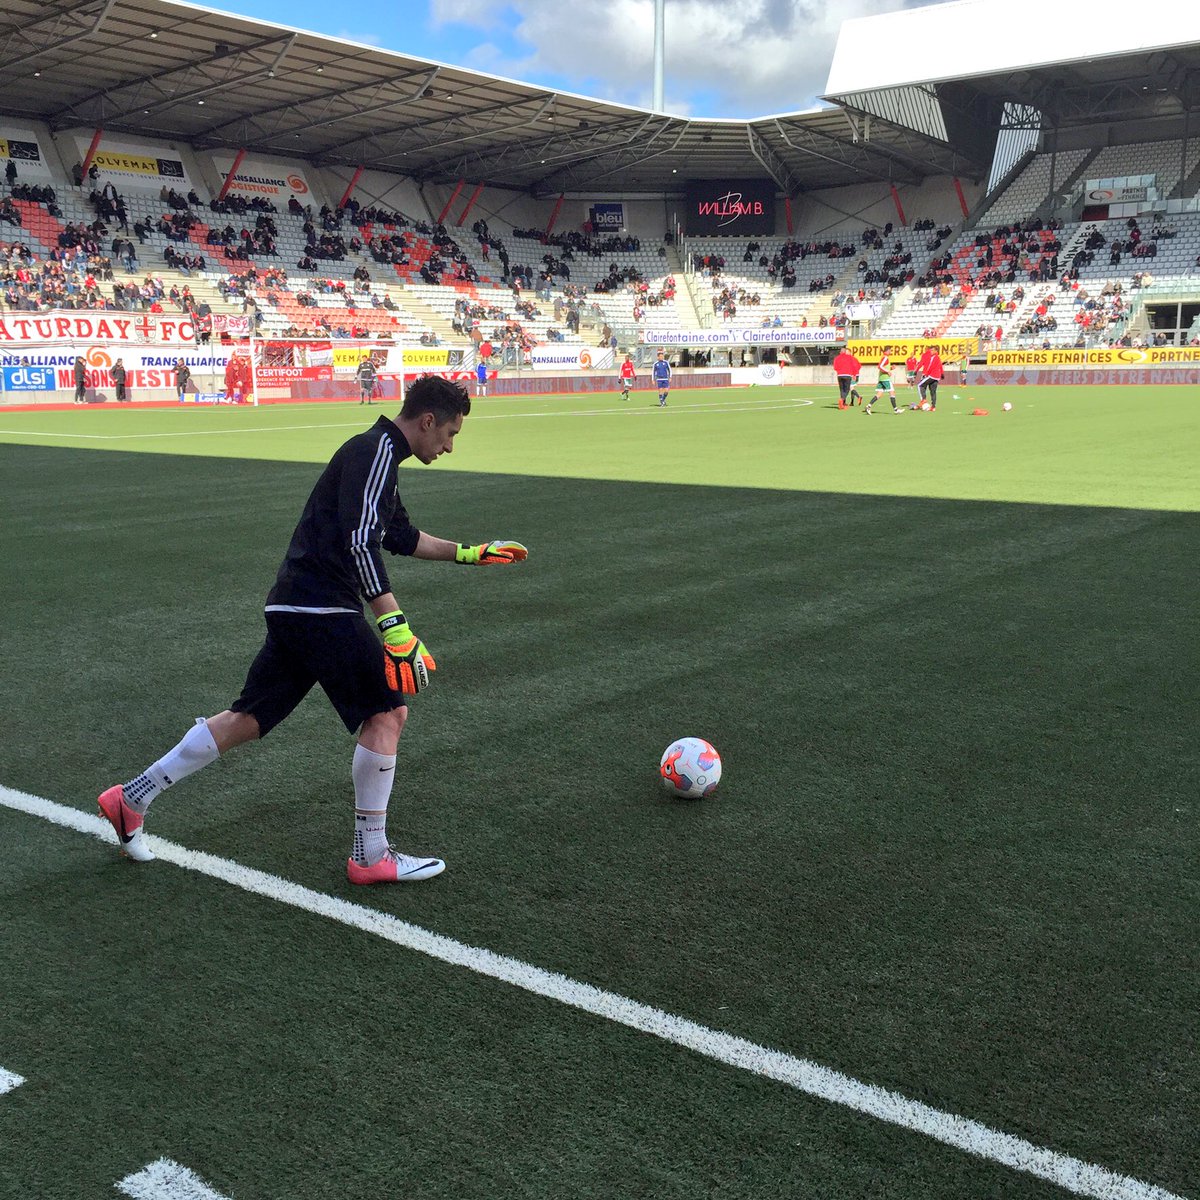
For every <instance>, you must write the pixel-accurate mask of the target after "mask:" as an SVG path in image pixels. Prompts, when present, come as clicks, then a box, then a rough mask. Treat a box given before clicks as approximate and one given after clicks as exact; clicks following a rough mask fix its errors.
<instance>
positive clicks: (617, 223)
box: [592, 204, 625, 233]
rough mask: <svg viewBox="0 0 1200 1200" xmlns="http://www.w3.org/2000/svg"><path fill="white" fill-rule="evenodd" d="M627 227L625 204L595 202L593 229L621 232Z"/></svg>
mask: <svg viewBox="0 0 1200 1200" xmlns="http://www.w3.org/2000/svg"><path fill="white" fill-rule="evenodd" d="M624 228H625V205H623V204H593V205H592V229H593V230H594V231H595V232H596V233H620V231H621V230H622V229H624Z"/></svg>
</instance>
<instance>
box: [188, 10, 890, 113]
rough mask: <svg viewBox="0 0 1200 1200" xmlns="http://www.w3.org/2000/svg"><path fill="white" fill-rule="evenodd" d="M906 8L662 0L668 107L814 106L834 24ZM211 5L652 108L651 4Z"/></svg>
mask: <svg viewBox="0 0 1200 1200" xmlns="http://www.w3.org/2000/svg"><path fill="white" fill-rule="evenodd" d="M907 2H908V3H909V4H911V3H913V0H907ZM904 5H905V0H838V3H827V2H826V0H735V2H732V3H731V2H730V0H667V5H666V30H667V38H666V45H667V55H666V88H665V91H666V108H667V110H668V111H669V112H673V113H678V114H680V115H685V116H696V117H758V116H764V115H766V114H769V113H778V112H795V111H798V110H800V109H804V108H809V107H811V106H812V105H813V103H814V102H815V101H814V97H816V96H817V95H819V94H820V93H821V91H822V90H823V89H824V86H825V80H826V76H827V74H828V71H829V64H830V61H831V60H832V57H833V47H834V43H835V42H836V40H837V31H838V27H839V26H840V24H841V22H842V21H843V20H846V19H849V18H851V17H861V16H869V15H872V14H874V13H880V12H889V11H892V10H894V9H897V8H901V7H904ZM207 6H208V7H212V8H219V9H223V10H225V11H227V12H235V13H241V14H243V15H245V16H249V17H257V18H259V19H260V20H264V21H270V22H275V23H278V24H282V25H290V26H293V27H295V28H299V29H308V30H312V31H313V32H315V33H326V34H332V35H333V36H335V37H343V38H348V39H350V40H352V41H357V42H366V43H368V44H370V45H376V46H382V47H384V48H386V49H389V50H397V51H400V52H401V53H405V54H412V55H416V56H418V57H421V58H431V59H436V60H437V61H438V62H444V63H450V64H453V65H454V66H462V67H469V68H473V69H475V70H479V71H486V72H489V73H494V74H498V75H506V76H508V77H510V78H513V79H520V80H523V81H525V82H529V83H535V84H541V85H543V86H547V87H554V88H560V89H563V90H565V91H571V92H579V93H581V94H583V95H586V96H595V97H599V98H602V99H605V100H613V101H617V102H620V103H624V104H634V105H639V106H649V104H650V98H651V92H652V83H653V40H654V39H653V28H654V24H653V13H654V5H653V2H652V0H603V2H597V0H513V2H512V3H503V2H490V0H375V2H374V3H373V4H370V3H367V4H364V3H361V2H360V3H357V4H345V3H343V4H337V3H330V2H329V0H209V3H208V5H207Z"/></svg>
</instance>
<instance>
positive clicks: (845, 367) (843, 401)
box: [833, 350, 862, 408]
mask: <svg viewBox="0 0 1200 1200" xmlns="http://www.w3.org/2000/svg"><path fill="white" fill-rule="evenodd" d="M861 371H862V363H860V362H859V361H858V359H857V358H855V357H854V355H853V354H851V353H850V351H849V350H843V351H842V352H841V353H840V354H839V355H838V356H837V357H836V358H835V359H834V360H833V373H834V374H835V375H836V376H837V381H838V408H849V407H850V406H851V405H852V404H853V403H854V399H855V396H856V395H857V390H856V389H855V387H854V385H855V384H856V383H857V382H858V376H859V373H860V372H861ZM858 401H859V403H860V404H861V403H862V397H861V396H858Z"/></svg>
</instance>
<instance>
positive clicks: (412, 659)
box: [98, 375, 527, 883]
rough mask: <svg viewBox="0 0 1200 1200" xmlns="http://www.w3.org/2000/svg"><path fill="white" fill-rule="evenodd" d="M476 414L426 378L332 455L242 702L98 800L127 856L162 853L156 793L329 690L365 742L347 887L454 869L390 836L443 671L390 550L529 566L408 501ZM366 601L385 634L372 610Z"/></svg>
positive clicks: (270, 606) (453, 388) (281, 579)
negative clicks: (401, 472)
mask: <svg viewBox="0 0 1200 1200" xmlns="http://www.w3.org/2000/svg"><path fill="white" fill-rule="evenodd" d="M470 411H471V401H470V399H469V397H468V396H467V393H466V390H465V389H464V388H463V387H462V386H461V385H459V384H457V383H453V382H451V381H450V380H447V379H440V378H437V377H435V376H429V375H426V376H423V377H422V378H420V379H418V380H417V381H416V383H414V384H413V385H412V387H411V388H409V390H408V394H407V396H406V397H405V400H404V406H403V408H402V409H401V410H400V414H399V415H398V416H397V417H396V418H395V419H394V420H391V419H389V418H387V417H380V418H379V420H378V421H376V422H375V424H374V425H372V426H371V427H370V428H369V429H367V430H365V431H364V432H362V433H359V434H356V435H355V436H354V437H352V438H351V439H350V440H349V441H348V442H346V443H345V444H344V445H343V446H342V447H341V448H340V449H339V450H338V451H337V452H336V453H335V454H334V456H333V458H332V459H331V460H330V462H329V465H328V466H327V467H326V468H325V470H324V471H323V472H322V474H321V477H320V478H319V479H318V480H317V482H316V485H315V486H314V488H313V490H312V494H311V495H310V496H309V498H308V503H307V504H306V505H305V506H304V512H303V513H302V514H301V517H300V522H299V524H298V525H297V526H296V530H295V532H294V533H293V534H292V540H291V544H290V545H289V546H288V549H287V553H286V554H285V556H284V559H283V564H282V565H281V566H280V568H279V573H278V575H277V577H276V579H275V585H274V587H272V588H271V591H270V593H269V594H268V596H267V601H266V624H267V635H266V640H265V642H264V643H263V647H262V649H261V650H260V651H259V652H258V656H257V657H256V658H255V659H254V662H253V663H252V664H251V665H250V670H249V672H248V674H247V676H246V682H245V684H244V686H243V688H242V693H241V695H240V696H239V697H238V698H237V699H236V700H235V701H234V702H233V704H232V705H230V707H229V708H227V709H226V710H225V711H224V712H220V713H217V714H216V715H215V716H212V717H209V718H207V719H204V718H198V719H197V721H196V723H195V724H194V725H193V726H192V728H191V729H189V730H188V732H187V733H186V734H185V736H184V738H183V740H182V741H180V742H179V744H178V745H176V746H175V747H174V748H173V749H172V750H170V751H168V753H167V754H165V755H163V757H162V758H160V759H158V760H157V761H155V762H153V763H151V764H150V766H148V767H147V768H146V769H145V770H144V771H143V772H142V773H141V774H140V775H138V776H136V777H135V778H133V779H131V780H130V781H129V782H128V783H125V784H117V785H115V786H114V787H110V788H108V789H107V790H106V791H105V792H103V793H101V795H100V797H99V799H98V804H99V807H100V811H101V813H102V814H103V815H104V816H105V817H107V818H108V820H109V821H110V822H111V823H112V825H113V828H114V829H115V830H116V832H117V837H118V839H119V841H120V843H121V849H122V851H123V852H124V853H125V854H127V855H128V856H129V857H130V858H132V859H134V860H136V861H138V862H144V861H147V860H149V859H152V858H153V857H154V854H153V852H152V851H151V849H150V847H149V846H148V845H147V844H146V841H145V838H144V835H143V822H144V818H145V815H146V810H147V808H148V807H149V805H150V803H151V801H153V800H154V798H155V797H156V796H157V795H158V794H159V793H160V792H162V791H165V790H166V789H167V788H169V787H171V786H172V785H173V784H176V783H178V782H179V781H180V780H181V779H184V778H186V777H187V776H188V775H191V774H192V773H194V772H195V771H198V770H200V768H201V767H205V766H207V765H208V764H209V763H211V762H213V761H215V760H216V759H217V758H218V757H219V756H221V755H222V754H225V753H227V752H228V751H229V750H232V749H233V748H234V747H235V746H240V745H241V744H242V743H243V742H249V741H254V740H255V739H257V738H261V737H265V736H266V735H267V734H268V733H270V732H271V730H272V729H274V728H275V726H276V725H278V724H279V723H280V722H281V721H283V720H284V719H285V718H286V717H287V716H288V715H289V714H290V713H291V712H292V711H293V710H294V709H295V707H296V706H297V705H298V704H299V703H300V701H301V700H303V699H304V697H305V696H306V695H307V694H308V692H309V691H310V690H311V689H312V687H313V685H314V684H320V685H321V688H322V689H323V690H324V692H325V694H326V696H328V698H329V701H330V703H331V704H332V705H333V707H334V708H335V709H336V710H337V713H338V715H339V716H340V717H341V719H342V721H343V723H344V724H345V726H346V728H347V730H349V731H350V732H351V733H357V735H358V740H357V744H356V746H355V748H354V760H353V764H352V767H351V775H352V778H353V781H354V839H353V848H352V852H351V855H350V858H349V861H348V862H347V864H346V871H347V875H348V877H349V879H350V882H351V883H397V882H411V881H416V880H420V879H428V878H430V877H432V876H434V875H438V874H440V873H441V872H442V871H443V870H445V863H444V862H442V860H441V859H438V858H421V857H414V856H412V855H408V854H402V853H400V852H399V851H397V850H395V849H394V848H393V847H392V846H391V845H389V843H388V839H387V828H386V826H387V809H388V801H389V799H390V797H391V792H392V779H393V777H394V775H395V769H396V750H397V746H398V743H399V739H400V733H401V731H402V730H403V728H404V722H405V719H406V717H407V716H408V707H407V705H408V697H409V696H412V695H415V694H417V693H418V692H421V691H423V690H424V689H425V688H427V687H428V686H429V683H430V673H431V672H432V671H433V670H434V669H435V667H436V664H435V663H434V660H433V656H432V655H431V654H430V653H429V651H428V650H427V649H426V648H425V645H424V643H423V642H422V641H421V640H420V639H419V638H418V637H417V636H416V635H415V634H414V633H413V631H412V630H411V629H410V628H409V625H408V621H407V619H406V618H405V615H404V613H403V612H401V611H400V606H399V604H398V602H397V600H396V597H395V594H394V593H393V591H392V585H391V582H390V581H389V579H388V574H387V568H386V566H385V564H384V557H383V551H385V550H386V551H388V552H389V553H391V554H399V555H406V556H410V557H412V558H422V559H437V560H441V561H445V562H457V563H464V564H467V565H487V564H508V563H514V562H522V561H524V560H525V558H526V557H527V552H526V550H525V547H524V546H522V545H521V544H520V542H512V541H491V542H484V543H482V544H481V545H466V544H460V543H457V542H450V541H446V540H445V539H443V538H438V537H433V536H432V535H431V534H428V533H424V532H422V531H421V530H420V529H418V528H417V527H416V526H415V525H414V524H413V523H412V521H411V520H410V519H409V516H408V513H407V511H406V510H405V508H404V505H403V504H402V503H401V501H400V496H399V493H398V491H397V476H396V472H397V468H398V467H399V465H400V463H401V462H403V461H404V460H405V459H407V458H415V459H417V460H418V461H419V462H422V463H431V462H433V461H434V460H435V459H437V458H439V457H441V455H443V454H449V453H451V451H452V450H453V449H454V439H455V437H456V436H457V435H458V433H459V431H460V430H461V429H462V424H463V418H464V417H466V416H467V414H468V413H470ZM364 603H365V604H366V605H367V606H368V607H369V608H370V610H371V614H372V617H373V619H374V623H375V625H376V626H377V628H378V633H377V632H376V630H375V629H373V628H372V627H371V623H370V622H369V621H368V620H367V619H366V617H365V615H364V613H363V604H364ZM381 638H382V644H381Z"/></svg>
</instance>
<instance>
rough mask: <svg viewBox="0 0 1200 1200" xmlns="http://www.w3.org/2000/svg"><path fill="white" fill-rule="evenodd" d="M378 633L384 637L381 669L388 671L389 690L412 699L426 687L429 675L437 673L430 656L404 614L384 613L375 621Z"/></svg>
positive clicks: (397, 612) (435, 665)
mask: <svg viewBox="0 0 1200 1200" xmlns="http://www.w3.org/2000/svg"><path fill="white" fill-rule="evenodd" d="M375 624H376V625H378V626H379V632H380V633H381V634H383V659H384V669H385V670H386V671H387V681H388V687H390V688H391V689H392V691H394V692H403V693H404V694H405V695H406V696H415V695H416V694H417V693H418V692H420V691H424V689H425V688H427V687H428V686H429V672H430V671H436V670H437V663H435V662H434V661H433V655H432V654H430V653H429V651H428V650H426V649H425V643H424V642H422V641H421V640H420V639H419V638H418V637H417V635H416V634H415V633H413V631H412V630H411V629H409V627H408V622H407V621H406V620H405V619H404V614H403V613H402V612H401V611H400V610H399V609H396V610H395V612H390V613H384V614H383V616H381V617H376V618H375Z"/></svg>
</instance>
